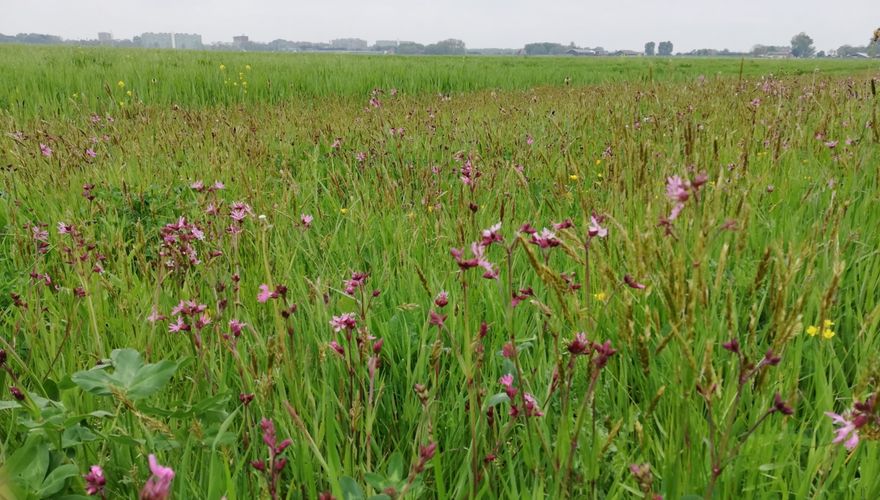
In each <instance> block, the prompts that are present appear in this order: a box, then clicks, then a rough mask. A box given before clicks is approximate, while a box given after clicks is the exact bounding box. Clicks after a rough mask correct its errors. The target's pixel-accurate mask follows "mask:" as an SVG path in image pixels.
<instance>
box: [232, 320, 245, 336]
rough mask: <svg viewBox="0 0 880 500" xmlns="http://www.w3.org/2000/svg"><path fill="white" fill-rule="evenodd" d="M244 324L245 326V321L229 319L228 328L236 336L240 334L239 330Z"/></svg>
mask: <svg viewBox="0 0 880 500" xmlns="http://www.w3.org/2000/svg"><path fill="white" fill-rule="evenodd" d="M246 326H247V323H242V322H241V321H239V320H237V319H231V320H229V330H230V331H231V332H232V335H234V336H236V337H238V336H239V335H241V331H242V330H243V329H244V327H246Z"/></svg>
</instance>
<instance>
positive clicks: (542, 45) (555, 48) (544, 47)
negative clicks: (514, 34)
mask: <svg viewBox="0 0 880 500" xmlns="http://www.w3.org/2000/svg"><path fill="white" fill-rule="evenodd" d="M565 51H566V48H565V46H563V45H561V44H558V43H553V42H537V43H527V44H526V46H525V52H526V55H527V56H554V55H560V54H565Z"/></svg>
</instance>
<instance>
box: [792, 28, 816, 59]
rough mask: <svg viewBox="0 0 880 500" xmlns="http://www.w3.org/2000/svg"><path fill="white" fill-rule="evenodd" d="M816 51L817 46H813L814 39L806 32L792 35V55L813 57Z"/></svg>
mask: <svg viewBox="0 0 880 500" xmlns="http://www.w3.org/2000/svg"><path fill="white" fill-rule="evenodd" d="M815 53H816V48H815V47H813V39H812V38H810V37H809V36H808V35H807V34H806V33H804V32H803V31H801V32H800V33H798V34H797V35H795V36H793V37H791V55H793V56H795V57H812V55H813V54H815Z"/></svg>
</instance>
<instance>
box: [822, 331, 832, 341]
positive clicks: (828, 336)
mask: <svg viewBox="0 0 880 500" xmlns="http://www.w3.org/2000/svg"><path fill="white" fill-rule="evenodd" d="M833 336H834V330H832V329H830V328H826V329H824V330H822V338H824V339H825V340H831V337H833Z"/></svg>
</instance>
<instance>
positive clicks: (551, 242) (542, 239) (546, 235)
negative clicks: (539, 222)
mask: <svg viewBox="0 0 880 500" xmlns="http://www.w3.org/2000/svg"><path fill="white" fill-rule="evenodd" d="M531 243H532V244H535V245H538V246H539V247H540V248H553V247H558V246H559V244H560V241H559V240H558V239H557V238H556V235H555V234H554V233H553V231H551V230H549V229H547V228H546V227H545V228H544V229H543V230H541V232H540V234H533V235H532V240H531Z"/></svg>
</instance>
